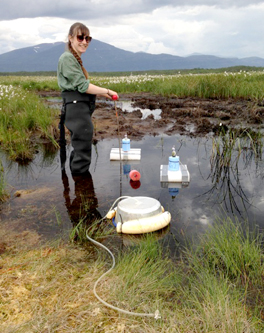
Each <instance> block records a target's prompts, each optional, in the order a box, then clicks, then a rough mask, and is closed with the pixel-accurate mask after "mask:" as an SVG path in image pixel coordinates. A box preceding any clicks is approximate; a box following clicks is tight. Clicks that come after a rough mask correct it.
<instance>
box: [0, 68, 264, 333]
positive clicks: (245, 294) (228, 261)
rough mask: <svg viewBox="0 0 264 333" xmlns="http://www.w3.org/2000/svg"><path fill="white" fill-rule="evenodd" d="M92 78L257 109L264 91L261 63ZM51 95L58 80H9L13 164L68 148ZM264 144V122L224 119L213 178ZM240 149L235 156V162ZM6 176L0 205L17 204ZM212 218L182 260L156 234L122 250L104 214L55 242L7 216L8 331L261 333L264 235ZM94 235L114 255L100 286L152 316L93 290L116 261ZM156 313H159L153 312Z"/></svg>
mask: <svg viewBox="0 0 264 333" xmlns="http://www.w3.org/2000/svg"><path fill="white" fill-rule="evenodd" d="M91 81H92V83H94V84H98V85H102V86H108V87H109V88H111V89H113V90H116V91H118V92H119V93H120V94H122V93H124V94H125V93H130V94H133V93H145V92H148V93H151V94H153V95H157V94H159V95H162V96H172V97H175V98H177V97H178V98H180V97H194V98H199V99H205V98H207V99H212V100H224V99H229V98H232V99H236V100H248V101H250V102H251V103H252V104H251V105H253V109H252V110H253V111H254V110H255V109H254V108H256V105H257V104H258V105H260V104H262V103H263V97H264V96H263V94H264V73H263V72H262V71H258V72H254V71H244V70H239V71H236V72H227V71H223V72H222V73H200V74H193V73H184V74H182V73H174V74H166V75H163V74H144V75H123V76H122V75H113V76H101V75H100V76H91ZM43 91H46V92H58V87H57V81H56V77H53V76H48V77H45V76H2V77H0V108H1V112H0V126H1V130H0V144H1V146H0V148H1V150H2V151H4V152H5V153H6V155H7V156H8V157H9V159H10V160H12V161H15V162H17V163H22V164H28V163H30V161H31V160H32V159H33V157H34V154H36V153H37V152H38V151H39V150H40V149H47V148H48V149H51V150H55V151H56V150H57V149H59V146H58V137H59V135H58V129H57V127H58V116H59V110H57V109H52V108H49V107H48V105H47V103H45V101H43V99H42V98H41V97H40V92H43ZM253 111H250V112H253ZM258 112H259V111H258ZM219 121H222V120H221V119H220V120H219ZM262 142H263V136H262V134H261V130H260V131H258V132H257V134H256V133H251V132H250V131H242V132H239V131H237V132H230V131H226V129H225V128H224V127H223V128H222V127H221V130H220V131H218V132H217V133H216V135H215V136H214V137H213V138H212V147H213V148H212V152H211V163H212V165H213V166H214V169H213V170H212V172H213V173H215V178H216V179H215V182H216V183H218V181H219V177H220V170H222V169H225V168H226V167H228V166H230V164H232V163H234V164H235V163H236V161H237V159H238V157H239V156H240V155H241V154H242V155H243V154H245V151H252V152H253V155H254V156H259V155H262V147H263V143H262ZM234 151H235V154H236V156H237V157H235V158H233V159H232V158H231V155H230V154H231V153H232V152H234ZM243 156H244V155H243ZM5 172H6V170H4V169H3V167H2V166H1V165H0V197H1V202H4V201H5V202H6V203H8V200H9V198H8V184H6V181H5ZM1 202H0V205H1V204H3V203H1ZM83 205H86V203H85V202H83ZM0 210H1V206H0ZM54 219H57V220H58V223H59V219H60V216H59V214H56V213H54ZM212 222H213V223H212V225H211V226H210V227H208V229H207V231H206V232H205V233H204V234H202V235H200V239H199V242H198V244H196V246H192V244H188V243H186V245H185V246H184V247H183V246H181V247H180V249H179V253H178V254H177V255H175V256H174V257H173V258H172V257H171V254H170V253H169V249H166V247H165V246H164V244H162V241H158V240H157V239H156V237H155V234H153V235H151V234H150V235H146V236H145V237H143V238H142V240H141V242H138V244H134V245H133V246H129V247H126V248H125V249H123V250H122V251H120V249H118V246H117V245H116V247H115V245H114V244H115V240H114V239H115V231H113V232H112V231H111V230H110V231H109V227H108V224H107V223H106V224H105V225H104V224H102V223H100V229H99V230H98V228H97V226H96V223H97V222H95V224H94V228H91V229H89V230H87V229H86V226H85V225H84V224H83V223H82V216H80V222H79V224H78V225H77V226H76V228H73V230H72V232H71V233H70V234H69V241H68V242H65V241H62V240H61V239H58V240H57V241H54V242H49V243H45V242H43V241H42V240H41V238H40V236H39V235H38V234H36V233H32V232H30V231H26V230H25V231H24V232H23V233H18V232H17V230H16V229H15V228H14V229H13V228H10V227H9V226H8V225H7V224H6V223H5V222H4V221H2V222H1V224H0V321H1V332H3V333H7V332H8V333H10V332H16V333H17V332H18V333H20V332H27V333H28V332H32V333H33V332H42V333H44V332H45V333H46V332H47V333H48V332H65V333H66V332H82V333H83V332H136V333H141V332H142V333H143V332H144V333H145V332H146V333H148V332H149V333H152V332H153V333H154V332H179V333H185V332H186V333H187V332H188V333H189V332H195V333H199V332H201V333H202V332H221V333H228V332H230V333H231V332H232V333H233V332H238V333H240V332H241V333H242V332H263V330H264V305H263V304H264V296H263V295H264V248H263V237H262V233H261V232H260V231H259V230H258V229H256V230H253V231H252V229H250V228H249V227H248V225H247V223H246V222H245V221H243V222H241V221H238V220H237V219H230V218H229V217H225V216H223V217H221V218H218V217H216V218H215V220H214V221H212ZM86 232H88V233H89V235H90V236H91V237H92V238H94V239H96V240H97V241H99V242H106V243H107V244H110V245H109V247H110V248H111V250H112V251H113V253H114V255H115V259H116V264H115V267H114V269H113V270H111V272H109V273H108V274H107V275H106V276H105V277H104V278H103V279H102V280H101V282H100V283H99V284H98V286H97V290H96V291H97V293H98V294H99V295H100V297H101V298H102V299H103V300H104V301H105V302H107V303H109V304H111V305H113V306H115V307H117V308H120V309H123V310H126V311H128V312H133V313H138V314H146V316H144V315H138V316H137V315H134V314H133V315H131V314H124V313H122V312H119V311H116V310H114V309H112V308H110V307H107V306H105V305H104V304H102V303H101V302H100V301H99V300H98V299H97V298H96V297H95V295H94V293H93V288H94V285H95V282H96V281H97V280H98V279H99V278H100V277H101V276H102V274H104V273H105V272H106V271H108V270H109V268H110V267H111V262H112V261H111V257H110V256H109V254H108V253H107V252H106V251H105V250H104V249H102V248H100V247H97V246H95V245H93V244H92V243H90V242H89V241H88V240H87V238H86ZM175 242H176V240H175ZM156 310H159V313H160V318H157V319H155V318H154V317H153V316H148V314H154V313H155V311H156Z"/></svg>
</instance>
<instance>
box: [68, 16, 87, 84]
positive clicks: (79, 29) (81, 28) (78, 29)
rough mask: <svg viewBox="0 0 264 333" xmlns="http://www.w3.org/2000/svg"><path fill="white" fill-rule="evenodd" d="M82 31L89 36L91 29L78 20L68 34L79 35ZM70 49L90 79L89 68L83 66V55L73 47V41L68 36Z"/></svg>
mask: <svg viewBox="0 0 264 333" xmlns="http://www.w3.org/2000/svg"><path fill="white" fill-rule="evenodd" d="M78 32H80V33H81V34H83V35H86V36H89V35H90V31H89V29H88V28H87V27H86V25H84V24H82V23H80V22H76V23H74V24H73V25H72V26H71V27H70V30H69V34H68V36H71V37H74V36H77V33H78ZM67 47H68V50H69V51H70V52H71V53H72V54H73V55H74V57H75V58H76V60H77V61H78V63H79V64H80V66H81V67H82V71H83V74H84V75H85V77H86V79H88V76H89V74H88V72H87V70H86V69H85V68H84V66H83V62H82V59H81V57H80V56H79V55H78V54H77V52H76V51H75V50H74V49H73V47H72V45H71V41H70V39H69V38H68V44H67Z"/></svg>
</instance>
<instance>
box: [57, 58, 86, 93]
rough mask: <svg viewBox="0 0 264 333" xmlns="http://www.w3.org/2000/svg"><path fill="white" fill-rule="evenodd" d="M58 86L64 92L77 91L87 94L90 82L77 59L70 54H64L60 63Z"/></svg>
mask: <svg viewBox="0 0 264 333" xmlns="http://www.w3.org/2000/svg"><path fill="white" fill-rule="evenodd" d="M57 77H58V85H59V87H60V89H61V90H62V91H76V90H78V91H79V92H80V93H85V92H86V91H87V89H88V87H89V83H90V81H89V80H88V79H86V77H85V75H84V73H83V71H82V68H81V66H80V64H79V63H78V61H77V59H75V57H74V56H73V55H72V54H71V53H70V52H64V53H63V54H62V55H61V57H60V59H59V63H58V70H57Z"/></svg>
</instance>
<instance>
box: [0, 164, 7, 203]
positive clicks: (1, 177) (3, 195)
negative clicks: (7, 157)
mask: <svg viewBox="0 0 264 333" xmlns="http://www.w3.org/2000/svg"><path fill="white" fill-rule="evenodd" d="M8 197H9V196H8V193H7V191H6V181H5V172H4V168H3V164H2V162H1V161H0V202H3V201H5V200H6V199H7V198H8Z"/></svg>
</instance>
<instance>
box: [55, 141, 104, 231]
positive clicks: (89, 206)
mask: <svg viewBox="0 0 264 333" xmlns="http://www.w3.org/2000/svg"><path fill="white" fill-rule="evenodd" d="M66 160H67V153H66V142H65V139H64V136H61V148H60V163H61V179H62V184H63V189H64V190H63V197H64V202H65V206H66V209H67V212H68V214H69V217H70V220H71V222H72V224H73V226H76V225H77V224H78V223H79V222H80V221H82V222H83V223H84V224H87V223H89V224H90V225H91V224H92V223H93V222H94V221H96V220H100V219H101V218H102V216H101V214H100V213H99V211H98V210H97V208H98V200H97V197H96V194H95V190H94V184H93V178H92V175H91V173H90V172H86V173H84V174H83V175H73V174H71V176H72V179H73V181H74V199H71V196H70V185H69V178H68V176H67V173H66V168H65V163H66Z"/></svg>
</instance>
